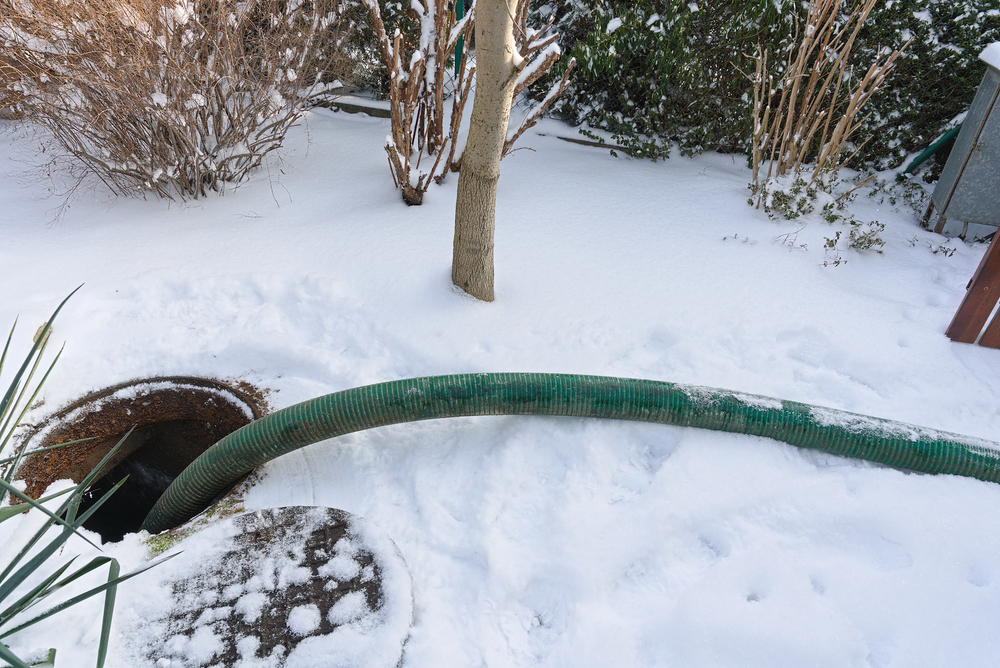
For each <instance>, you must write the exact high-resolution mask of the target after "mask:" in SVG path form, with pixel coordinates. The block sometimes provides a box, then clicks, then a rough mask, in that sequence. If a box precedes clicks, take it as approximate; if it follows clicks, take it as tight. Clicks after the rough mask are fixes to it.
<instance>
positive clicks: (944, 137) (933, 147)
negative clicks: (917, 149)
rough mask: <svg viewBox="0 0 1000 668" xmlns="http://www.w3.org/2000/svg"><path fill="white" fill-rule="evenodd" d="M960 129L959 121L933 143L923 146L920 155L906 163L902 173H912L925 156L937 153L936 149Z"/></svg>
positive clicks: (925, 158)
mask: <svg viewBox="0 0 1000 668" xmlns="http://www.w3.org/2000/svg"><path fill="white" fill-rule="evenodd" d="M961 129H962V124H961V123H959V124H958V125H956V126H955V127H953V128H952V129H951V130H948V131H947V132H945V133H944V134H943V135H941V136H940V137H938V139H937V141H935V142H934V143H933V144H931V145H930V146H928V147H927V148H925V149H924V150H923V152H922V153H921V154H920V155H918V156H917V157H916V158H914V159H913V160H912V162H910V164H909V165H907V167H906V169H904V170H903V173H904V174H912V173H913V172H915V171H916V169H917V167H919V166H920V165H922V164H923V162H924V161H925V160H927V158H929V157H931V156H932V155H934V154H935V153H937V151H938V149H940V148H941V147H942V146H944V145H945V144H947V143H948V142H949V141H950V140H951V139H952V138H953V137H954V136H955V135H957V134H958V133H959V131H960V130H961Z"/></svg>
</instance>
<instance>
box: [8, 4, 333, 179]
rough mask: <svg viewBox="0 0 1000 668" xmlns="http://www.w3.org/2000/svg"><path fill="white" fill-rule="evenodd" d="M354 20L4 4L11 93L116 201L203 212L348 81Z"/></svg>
mask: <svg viewBox="0 0 1000 668" xmlns="http://www.w3.org/2000/svg"><path fill="white" fill-rule="evenodd" d="M342 17H343V11H342V5H341V4H340V3H339V1H338V0H308V1H307V2H303V1H302V0H248V1H246V2H235V1H234V0H198V1H197V2H194V1H192V0H96V1H93V0H0V40H2V42H0V43H2V45H3V53H4V57H5V59H6V68H7V69H6V70H5V77H6V78H5V81H6V93H7V97H8V99H9V100H10V102H11V104H13V106H14V108H15V109H16V111H17V112H18V113H20V114H22V115H23V116H24V117H25V118H26V119H27V120H28V121H34V122H38V123H41V124H43V125H44V126H45V127H46V128H47V129H48V130H49V132H51V134H52V137H53V138H54V139H55V141H56V142H57V144H58V145H60V146H61V147H62V148H63V149H65V151H66V152H67V153H68V154H69V155H71V156H73V157H74V158H76V159H78V160H80V161H82V163H83V164H84V165H86V167H87V168H88V169H90V170H92V171H93V172H94V173H96V174H97V175H98V176H99V177H100V178H101V179H102V180H103V181H104V182H105V183H106V184H107V185H108V186H109V187H110V188H111V189H112V191H114V192H115V193H117V194H131V193H136V192H140V191H152V192H154V193H156V194H157V195H160V196H163V197H169V198H175V197H177V198H180V199H185V198H194V199H197V198H198V197H200V196H202V195H206V194H207V193H208V192H209V191H213V190H214V191H219V192H221V191H222V190H223V189H224V186H225V184H227V183H235V182H239V181H240V180H242V179H244V178H246V177H247V175H248V173H249V172H250V171H251V170H253V169H254V168H256V167H257V166H259V165H260V163H261V160H262V159H263V157H264V156H265V155H267V154H268V153H269V152H271V151H273V150H275V149H276V148H278V147H279V146H281V143H282V140H283V139H284V137H285V133H286V132H287V131H288V129H289V127H290V126H291V125H292V124H293V123H294V121H295V119H296V118H297V115H298V110H299V108H300V107H301V104H302V103H303V101H304V100H305V99H307V98H308V97H309V96H310V95H311V94H314V93H316V92H319V91H321V90H323V89H325V88H328V87H329V84H327V83H325V82H328V81H330V79H331V78H332V77H334V76H337V75H339V74H340V73H342V72H345V71H348V69H349V66H348V64H347V63H346V62H343V57H342V56H339V55H338V53H339V50H338V48H337V47H338V45H339V44H341V43H342V42H343V41H344V40H345V39H346V37H347V35H346V30H345V29H344V28H343V25H344V22H343V21H342ZM10 70H13V76H10V75H9V72H10Z"/></svg>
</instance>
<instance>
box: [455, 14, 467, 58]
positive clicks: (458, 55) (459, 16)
mask: <svg viewBox="0 0 1000 668" xmlns="http://www.w3.org/2000/svg"><path fill="white" fill-rule="evenodd" d="M464 14H465V7H464V3H463V2H462V0H455V21H456V22H457V21H461V20H462V16H463V15H464ZM461 66H462V38H461V37H459V38H458V44H456V45H455V76H456V77H458V74H459V72H458V69H459V68H460V67H461Z"/></svg>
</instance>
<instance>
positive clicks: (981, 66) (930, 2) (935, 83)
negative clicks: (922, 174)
mask: <svg viewBox="0 0 1000 668" xmlns="http://www.w3.org/2000/svg"><path fill="white" fill-rule="evenodd" d="M911 37H912V38H913V42H912V43H911V44H910V46H909V47H907V49H906V50H905V51H904V52H903V55H901V56H900V58H899V61H898V62H897V71H896V73H895V75H894V76H893V77H892V78H891V79H890V80H889V81H888V84H887V87H886V89H885V90H883V91H882V92H881V93H880V94H879V95H877V96H876V97H874V98H873V99H872V100H871V102H869V104H868V106H867V107H866V108H865V111H866V113H868V112H871V117H870V118H869V119H868V121H867V122H865V123H864V124H863V125H862V127H861V129H860V130H859V131H858V132H859V135H860V136H861V137H863V138H868V137H870V138H871V140H870V142H869V143H868V145H866V146H865V147H864V148H863V149H862V150H861V153H860V155H859V156H858V158H859V161H858V162H857V163H856V164H855V165H854V166H855V167H856V168H857V167H865V168H869V169H886V168H890V167H896V166H899V165H900V164H901V163H902V162H903V160H904V158H905V157H906V156H907V155H908V154H910V153H914V152H917V151H920V150H923V149H924V148H926V147H927V146H928V145H930V144H931V143H932V142H933V141H934V140H935V139H937V138H938V137H939V136H940V135H942V134H943V133H944V132H945V131H946V130H948V129H949V127H950V122H951V121H952V119H954V118H955V116H957V115H958V114H960V113H962V112H964V111H967V110H968V108H969V105H970V104H972V98H973V97H975V94H976V90H977V88H978V87H979V84H980V82H981V81H982V79H983V75H984V74H985V72H986V64H985V63H983V62H982V61H981V60H979V54H980V53H981V52H982V50H983V49H984V48H986V46H987V45H988V44H990V43H992V42H996V41H1000V4H998V3H997V0H888V1H887V2H885V3H884V4H883V3H880V4H879V6H877V7H876V9H875V10H874V11H873V12H872V15H871V17H870V18H869V19H868V21H867V22H866V23H865V26H864V28H863V29H862V32H861V34H859V35H858V48H857V60H856V62H857V63H858V64H859V65H865V66H867V63H870V62H871V61H873V60H874V59H875V56H876V54H877V53H878V52H879V50H881V49H883V48H885V47H888V48H889V49H898V48H900V47H901V46H902V45H903V44H905V43H906V41H907V40H908V39H910V38H911ZM932 160H933V162H932V163H931V164H930V165H929V167H930V168H931V169H934V168H935V165H936V173H940V169H941V167H942V166H943V165H944V162H945V160H947V152H946V151H939V152H938V153H937V154H935V155H934V157H933V158H932ZM935 176H936V174H935Z"/></svg>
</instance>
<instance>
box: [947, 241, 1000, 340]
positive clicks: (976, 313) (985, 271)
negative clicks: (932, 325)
mask: <svg viewBox="0 0 1000 668" xmlns="http://www.w3.org/2000/svg"><path fill="white" fill-rule="evenodd" d="M998 299H1000V233H997V234H995V235H994V236H993V241H991V242H990V247H989V248H988V249H987V250H986V255H984V256H983V259H982V261H981V262H980V263H979V268H977V269H976V273H975V274H973V276H972V280H971V281H969V286H968V292H966V293H965V299H963V300H962V305H961V306H959V307H958V311H957V312H956V313H955V317H954V318H952V320H951V324H950V325H948V329H947V330H945V336H947V337H948V338H949V339H951V340H952V341H958V342H960V343H975V342H976V339H977V338H978V337H979V333H980V332H981V331H982V329H983V325H985V324H986V321H987V320H988V319H989V317H990V313H992V312H993V307H994V306H996V303H997V300H998ZM994 322H995V321H994ZM987 331H988V332H990V338H989V341H990V342H995V344H994V345H991V346H990V347H991V348H997V347H1000V325H997V326H996V327H994V326H993V324H991V325H990V328H989V330H987ZM983 339H984V341H983V345H988V343H987V341H986V335H985V334H984V335H983Z"/></svg>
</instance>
